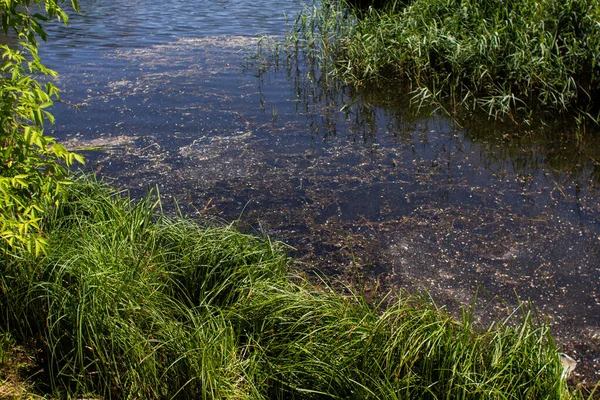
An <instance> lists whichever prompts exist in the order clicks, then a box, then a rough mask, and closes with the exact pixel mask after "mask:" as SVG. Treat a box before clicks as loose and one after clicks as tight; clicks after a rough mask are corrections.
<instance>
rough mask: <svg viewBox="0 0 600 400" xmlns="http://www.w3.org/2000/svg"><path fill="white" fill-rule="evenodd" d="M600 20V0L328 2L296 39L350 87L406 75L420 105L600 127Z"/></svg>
mask: <svg viewBox="0 0 600 400" xmlns="http://www.w3.org/2000/svg"><path fill="white" fill-rule="evenodd" d="M599 20H600V3H598V1H597V0H568V1H554V0H508V1H499V0H469V1H459V0H413V1H409V2H408V1H407V2H400V1H386V2H385V4H384V5H383V7H382V8H381V9H375V8H372V7H371V8H367V9H365V8H357V7H354V6H351V5H348V4H347V3H346V2H344V1H341V2H340V1H339V0H325V1H323V2H321V5H320V6H319V7H315V8H314V9H313V10H312V11H310V12H305V13H304V14H303V15H302V16H300V17H299V19H298V20H297V23H296V26H295V29H294V31H293V32H292V33H291V35H290V39H291V40H292V41H295V42H296V43H298V45H299V46H300V47H303V48H307V47H311V46H312V50H311V51H312V52H315V51H316V50H315V49H317V48H318V51H319V52H321V57H322V61H327V60H333V61H334V63H333V72H332V73H333V74H334V75H336V76H338V77H341V78H342V79H343V80H344V81H346V82H347V83H350V84H352V85H358V86H360V85H367V84H373V83H374V82H378V81H380V80H381V79H382V78H386V77H387V78H389V77H394V78H396V77H400V78H402V79H403V81H404V82H407V83H408V84H409V85H410V87H411V88H412V90H413V95H414V98H413V101H414V102H416V103H417V104H422V103H424V102H426V103H430V102H435V103H437V104H438V105H441V104H448V103H450V107H454V108H450V109H449V108H448V106H445V108H446V110H447V111H448V112H449V113H451V114H455V113H457V112H458V111H459V110H465V111H467V112H475V111H477V110H483V111H484V112H485V113H487V114H488V115H489V116H491V117H493V118H510V119H513V120H514V121H517V122H522V121H525V122H529V121H531V119H532V118H533V117H532V116H533V113H536V116H544V115H545V116H546V117H549V116H554V117H555V116H556V115H557V114H558V115H562V116H571V117H574V118H575V119H576V120H577V121H579V122H580V123H584V122H586V121H587V122H592V123H594V124H596V125H597V124H598V123H599V122H600V114H599V111H600V91H599V89H598V83H599V81H600V64H599V58H598V54H600V25H599V24H598V21H599ZM327 68H328V69H329V68H331V66H328V67H327ZM379 83H381V82H379Z"/></svg>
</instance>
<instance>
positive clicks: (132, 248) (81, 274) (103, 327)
mask: <svg viewBox="0 0 600 400" xmlns="http://www.w3.org/2000/svg"><path fill="white" fill-rule="evenodd" d="M69 190H70V194H69V198H68V199H67V201H66V202H64V203H63V204H62V205H61V206H59V207H58V208H57V209H56V210H55V212H54V214H53V215H51V216H49V217H48V218H47V219H46V220H45V226H46V228H47V232H49V237H48V240H49V243H51V247H50V251H49V252H48V254H47V255H46V256H44V257H43V258H33V256H31V255H23V256H22V258H17V257H13V258H10V259H5V260H4V264H3V265H2V268H1V269H0V271H1V273H0V278H1V280H0V307H1V309H2V311H3V312H2V315H1V316H0V324H1V325H0V327H1V329H2V331H4V332H10V334H11V337H13V338H15V340H21V341H24V340H31V339H32V338H33V339H34V340H35V341H36V342H37V345H38V347H39V351H40V353H39V355H38V362H39V363H40V366H41V367H42V368H44V370H45V371H46V375H47V376H46V378H47V381H48V385H49V388H47V389H46V390H48V391H51V392H53V393H54V394H55V396H57V397H75V396H84V395H89V394H95V395H99V396H102V397H104V398H116V399H118V398H161V399H162V398H202V399H272V398H280V399H292V398H297V399H314V398H344V399H414V398H424V399H427V398H431V399H450V398H452V399H456V398H469V399H539V398H544V399H567V398H572V397H573V396H574V394H573V393H571V392H570V391H569V389H568V387H566V383H565V378H564V376H563V375H562V369H561V366H560V360H559V357H558V353H557V349H556V346H555V344H554V342H553V340H552V337H551V336H550V333H549V329H548V327H547V326H546V325H545V324H543V323H539V322H538V321H536V320H535V318H533V317H532V315H531V313H529V312H528V311H524V313H523V314H522V315H521V316H520V319H517V320H515V321H512V322H510V323H507V322H498V323H497V325H495V326H492V327H490V328H489V329H487V330H483V331H482V330H475V329H474V328H473V326H472V323H471V320H470V318H469V317H468V315H466V316H465V317H464V318H463V319H462V320H456V319H455V318H453V317H451V316H450V315H449V314H448V313H446V312H444V311H443V310H440V309H438V308H437V307H436V306H435V305H434V304H432V303H431V302H429V301H428V300H425V299H422V298H420V297H415V296H404V295H402V296H398V299H397V300H396V301H395V302H393V304H392V305H391V306H385V307H384V306H383V305H381V304H379V305H377V304H369V303H367V302H366V301H365V300H364V299H363V298H362V297H361V296H360V295H358V294H350V295H342V294H339V293H336V292H335V291H334V290H333V289H331V288H329V287H328V286H327V285H324V284H323V285H321V286H319V287H316V286H314V285H313V284H311V283H309V282H308V281H307V280H305V279H302V278H297V279H290V277H289V275H288V271H287V258H286V256H285V254H284V253H283V252H282V251H281V249H279V248H278V247H277V244H274V243H272V242H270V241H269V240H268V239H267V238H257V237H254V236H249V235H245V234H242V233H239V232H237V231H236V230H235V229H233V228H231V227H206V226H200V225H198V224H196V223H193V222H191V221H186V220H182V219H170V218H167V217H165V216H164V215H162V214H161V213H160V212H158V211H157V205H158V203H157V201H156V200H152V196H149V197H147V198H146V199H143V200H141V201H138V202H137V203H135V204H134V203H132V202H131V201H130V200H129V199H128V198H126V197H124V196H122V195H119V194H116V193H114V191H111V190H109V189H107V188H106V187H103V186H102V185H99V184H98V183H96V182H94V181H91V180H89V179H83V180H80V181H78V182H76V183H75V184H74V185H73V186H72V187H70V189H69ZM523 309H524V310H527V309H526V308H523ZM38 387H39V388H40V390H43V389H44V388H43V387H41V386H40V385H38Z"/></svg>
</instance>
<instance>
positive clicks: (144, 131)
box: [42, 0, 600, 381]
mask: <svg viewBox="0 0 600 400" xmlns="http://www.w3.org/2000/svg"><path fill="white" fill-rule="evenodd" d="M300 9H301V3H300V1H287V2H275V1H254V2H251V1H197V2H191V1H183V0H167V1H162V2H156V1H149V0H138V1H127V2H115V1H112V0H111V1H108V0H107V1H90V0H82V1H81V11H82V13H81V15H75V14H74V15H72V18H71V21H70V27H69V28H63V27H59V26H52V27H51V28H50V29H49V31H50V32H49V37H50V39H49V41H48V43H46V44H44V45H43V49H42V59H43V60H45V62H46V64H47V65H48V66H50V67H51V68H54V69H55V70H57V71H58V72H59V73H60V78H59V79H58V85H59V86H60V87H61V88H62V89H63V94H62V99H61V102H58V103H57V104H56V106H55V108H54V114H55V116H56V120H57V124H56V125H55V126H53V127H52V128H51V131H52V134H53V135H54V136H56V137H58V138H59V139H60V140H62V141H65V142H66V143H68V144H69V145H70V146H72V147H73V148H86V147H90V146H91V147H97V148H99V149H100V150H96V151H86V150H83V152H84V153H85V155H86V156H87V158H88V160H89V162H88V169H91V170H95V171H97V172H98V173H99V174H100V175H101V176H105V177H111V178H114V179H115V180H116V184H117V185H118V186H120V187H123V188H127V189H130V190H131V192H132V193H133V194H134V195H143V193H145V190H146V189H147V188H148V187H155V186H157V187H158V188H159V190H160V192H161V195H162V196H163V199H164V203H165V204H167V203H168V204H170V199H172V198H173V199H176V200H177V201H178V203H179V205H180V208H181V209H182V211H183V212H184V213H185V214H187V215H189V216H193V217H197V218H211V217H218V218H220V219H223V220H225V221H231V220H234V219H238V218H239V219H240V225H241V226H242V227H243V228H246V229H249V230H252V231H258V232H265V233H268V234H269V235H271V236H272V237H274V238H276V239H280V240H283V241H285V242H286V243H289V244H290V245H291V246H293V247H294V248H295V250H293V253H294V255H295V256H296V257H297V263H296V265H297V268H299V269H303V270H306V271H316V270H319V271H322V272H324V273H326V274H327V275H330V276H333V277H335V278H339V279H341V280H343V281H348V282H352V281H354V280H355V279H356V276H362V277H363V282H366V283H365V285H366V287H365V291H366V292H367V293H373V292H375V291H376V290H377V288H380V289H381V290H387V289H390V288H410V289H411V290H414V289H415V288H426V289H428V290H429V291H431V293H432V295H433V297H434V298H435V299H436V300H437V301H438V302H439V303H440V304H445V305H446V307H447V308H448V309H449V310H450V311H456V310H458V309H459V308H460V306H463V305H468V304H470V303H471V302H472V301H473V298H474V295H475V293H476V291H477V290H478V289H479V291H480V298H481V299H482V300H481V301H482V303H483V304H484V305H482V308H484V310H486V311H489V313H496V314H498V313H501V312H503V310H504V308H508V309H510V305H511V304H514V301H515V298H516V295H518V296H519V297H520V298H521V299H524V300H526V299H531V300H532V301H533V303H534V304H535V305H536V306H537V307H538V308H539V309H540V310H541V311H543V312H544V313H545V314H546V315H547V316H548V318H549V320H550V322H551V323H552V324H553V325H554V331H555V334H556V336H557V338H558V339H559V341H560V343H562V344H564V348H565V351H567V352H568V353H569V354H570V355H571V356H573V357H574V358H576V359H578V360H580V361H581V363H580V365H579V366H578V369H577V371H579V373H580V374H582V375H581V379H586V380H588V381H591V380H597V375H596V370H598V366H599V365H600V356H599V355H598V354H599V352H598V349H599V348H600V346H599V345H598V340H599V338H600V262H599V261H600V202H599V201H598V200H599V198H600V193H599V183H600V144H599V143H598V139H597V138H594V137H593V136H592V135H587V136H586V137H584V139H583V141H577V140H575V138H574V135H573V131H572V129H571V128H570V127H560V128H556V127H554V128H550V127H547V128H536V129H530V130H528V129H526V128H519V129H515V128H513V127H511V126H508V125H502V124H499V123H491V122H489V121H487V120H473V121H470V122H468V123H462V124H461V126H459V125H458V124H457V123H456V122H455V121H453V120H452V119H451V118H448V117H447V116H445V114H443V113H440V112H438V113H431V112H425V113H420V114H419V113H416V112H414V110H413V109H411V108H410V107H408V96H407V95H405V94H402V90H400V89H395V88H390V89H389V91H387V92H383V91H381V90H377V91H365V92H359V93H355V92H352V91H350V90H347V89H345V90H342V91H338V90H336V89H335V87H334V86H331V85H329V83H328V82H327V81H326V80H325V79H324V77H323V76H320V75H319V74H318V73H313V72H314V71H313V70H312V69H311V68H310V66H307V65H305V64H302V63H298V64H296V63H293V62H292V63H287V64H285V63H280V64H276V63H275V62H274V61H275V60H274V59H273V58H270V57H267V55H268V54H269V52H268V51H266V50H265V49H267V48H268V46H269V44H272V43H275V42H277V41H278V40H283V35H284V33H285V29H286V21H287V20H290V21H292V20H293V19H294V17H295V16H296V15H297V12H298V11H299V10H300ZM262 35H267V36H268V37H267V38H263V39H259V38H260V37H261V36H262ZM259 49H263V51H262V52H259V56H256V54H257V52H258V51H259ZM500 299H504V300H506V302H507V303H506V304H507V305H506V304H505V303H503V302H502V301H500ZM492 310H493V311H492ZM483 314H484V316H485V313H483Z"/></svg>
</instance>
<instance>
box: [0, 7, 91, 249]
mask: <svg viewBox="0 0 600 400" xmlns="http://www.w3.org/2000/svg"><path fill="white" fill-rule="evenodd" d="M73 1H74V3H73V5H74V7H76V6H77V4H76V3H75V0H73ZM34 11H38V12H35V13H34ZM0 16H1V20H2V30H3V32H4V35H5V36H8V37H13V38H16V40H17V41H18V45H17V46H9V45H0V51H1V52H2V59H1V61H0V71H1V73H0V253H5V254H6V253H9V252H11V251H14V250H26V251H28V252H34V253H36V254H39V253H40V252H43V251H45V246H46V240H45V239H44V236H43V234H42V226H41V216H42V214H43V213H44V212H45V211H46V210H47V209H48V208H49V207H51V206H53V205H55V204H56V203H57V202H58V201H59V200H60V198H61V195H62V193H63V188H64V186H65V185H68V184H70V183H71V180H70V179H69V177H68V173H67V169H66V168H68V167H70V166H71V165H72V164H73V163H74V162H76V161H78V162H80V163H83V157H82V156H80V155H78V154H75V153H72V152H69V151H67V150H66V149H65V148H64V147H63V146H62V145H60V144H58V143H56V141H55V139H54V138H52V137H50V136H47V135H45V134H44V131H43V128H44V123H45V122H46V121H49V122H51V123H52V122H53V117H52V115H51V114H50V113H49V112H48V111H47V109H48V108H49V107H50V106H52V99H53V98H56V97H57V96H58V89H57V88H56V86H54V85H53V84H52V83H50V82H48V83H46V84H42V83H41V82H40V81H39V80H38V77H40V76H41V77H44V76H49V77H54V76H56V72H54V71H52V70H50V69H48V68H46V67H45V66H44V65H43V64H42V62H41V61H40V58H39V57H38V52H37V49H38V37H39V38H41V39H45V38H46V34H45V32H44V30H43V28H42V26H41V22H43V21H47V20H49V19H51V18H56V19H58V20H59V21H64V22H65V23H66V22H67V15H66V14H65V12H64V11H63V10H62V9H61V8H60V7H59V5H58V3H57V0H33V1H30V0H8V1H2V2H0Z"/></svg>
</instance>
